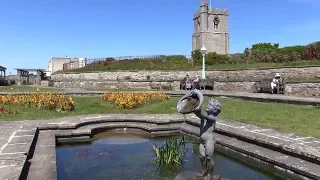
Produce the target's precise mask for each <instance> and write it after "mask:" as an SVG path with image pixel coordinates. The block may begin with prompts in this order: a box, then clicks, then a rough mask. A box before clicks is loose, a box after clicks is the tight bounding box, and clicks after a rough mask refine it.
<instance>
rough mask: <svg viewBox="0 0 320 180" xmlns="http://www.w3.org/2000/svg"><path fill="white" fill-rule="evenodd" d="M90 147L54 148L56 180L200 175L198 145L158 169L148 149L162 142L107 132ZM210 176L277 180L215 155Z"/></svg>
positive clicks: (160, 178)
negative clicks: (178, 161) (178, 160)
mask: <svg viewBox="0 0 320 180" xmlns="http://www.w3.org/2000/svg"><path fill="white" fill-rule="evenodd" d="M94 139H95V141H93V143H92V144H91V145H77V146H61V147H57V151H56V152H57V170H58V180H75V179H76V180H87V179H90V180H100V179H101V180H106V179H107V180H127V179H128V180H141V179H145V180H146V179H148V180H152V179H155V180H167V179H168V180H172V179H173V178H174V177H175V176H176V175H177V174H178V173H179V172H183V171H186V170H188V171H196V172H200V171H201V165H200V161H199V156H198V150H197V149H198V145H197V144H192V143H188V144H187V145H186V147H187V148H188V151H187V153H186V155H185V157H184V162H183V164H182V165H180V166H176V167H172V166H171V167H168V168H160V169H159V168H158V166H157V165H156V164H155V163H154V161H153V159H154V158H155V154H154V152H153V150H152V145H153V144H154V143H156V144H163V143H164V142H165V139H148V138H147V136H145V135H142V134H138V133H130V134H124V133H123V132H121V133H119V132H108V133H103V134H100V135H97V136H95V138H94ZM214 159H215V169H214V174H219V175H221V176H222V177H225V178H228V179H231V180H233V179H235V180H240V179H244V180H253V179H257V180H267V179H281V178H280V177H276V176H273V175H272V174H269V173H266V172H263V171H262V170H257V169H252V168H250V167H248V166H246V165H244V164H241V163H239V162H237V161H235V160H232V159H230V158H228V157H227V156H224V155H222V154H220V153H215V156H214Z"/></svg>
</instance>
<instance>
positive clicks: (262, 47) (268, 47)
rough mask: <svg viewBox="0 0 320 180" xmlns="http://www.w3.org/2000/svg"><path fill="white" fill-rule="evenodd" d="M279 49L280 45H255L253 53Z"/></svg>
mask: <svg viewBox="0 0 320 180" xmlns="http://www.w3.org/2000/svg"><path fill="white" fill-rule="evenodd" d="M278 48H279V43H273V44H271V43H258V44H253V45H252V47H251V49H250V50H251V51H270V50H276V49H278Z"/></svg>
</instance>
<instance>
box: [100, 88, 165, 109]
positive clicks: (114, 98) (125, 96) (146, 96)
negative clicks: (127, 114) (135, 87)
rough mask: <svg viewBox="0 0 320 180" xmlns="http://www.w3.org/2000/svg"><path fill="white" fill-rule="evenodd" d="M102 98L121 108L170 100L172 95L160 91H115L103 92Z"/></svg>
mask: <svg viewBox="0 0 320 180" xmlns="http://www.w3.org/2000/svg"><path fill="white" fill-rule="evenodd" d="M102 99H103V100H104V101H107V102H110V103H111V104H112V105H114V106H116V107H118V108H120V109H132V108H136V107H139V106H142V105H148V104H151V103H155V102H160V101H164V100H168V99H170V96H168V95H167V94H165V93H159V92H113V93H105V94H103V95H102Z"/></svg>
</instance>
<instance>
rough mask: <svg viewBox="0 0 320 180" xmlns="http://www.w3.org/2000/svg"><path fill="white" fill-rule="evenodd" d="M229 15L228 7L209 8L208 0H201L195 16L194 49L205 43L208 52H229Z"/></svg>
mask: <svg viewBox="0 0 320 180" xmlns="http://www.w3.org/2000/svg"><path fill="white" fill-rule="evenodd" d="M228 16H229V14H228V10H227V9H218V8H209V7H208V2H207V1H206V0H203V1H201V3H200V9H199V10H198V11H197V12H196V13H195V14H194V18H193V21H194V33H193V35H192V51H194V50H196V49H201V47H202V45H203V44H204V46H205V47H206V48H207V52H216V53H218V54H229V53H230V52H229V31H228Z"/></svg>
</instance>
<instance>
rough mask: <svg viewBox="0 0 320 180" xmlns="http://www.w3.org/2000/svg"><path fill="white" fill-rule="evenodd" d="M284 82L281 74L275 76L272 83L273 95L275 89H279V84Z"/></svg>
mask: <svg viewBox="0 0 320 180" xmlns="http://www.w3.org/2000/svg"><path fill="white" fill-rule="evenodd" d="M281 81H282V79H281V76H280V74H279V73H276V75H275V76H274V78H273V79H272V82H271V89H272V91H271V93H272V94H273V92H274V90H275V88H276V87H277V84H278V83H280V82H281Z"/></svg>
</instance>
